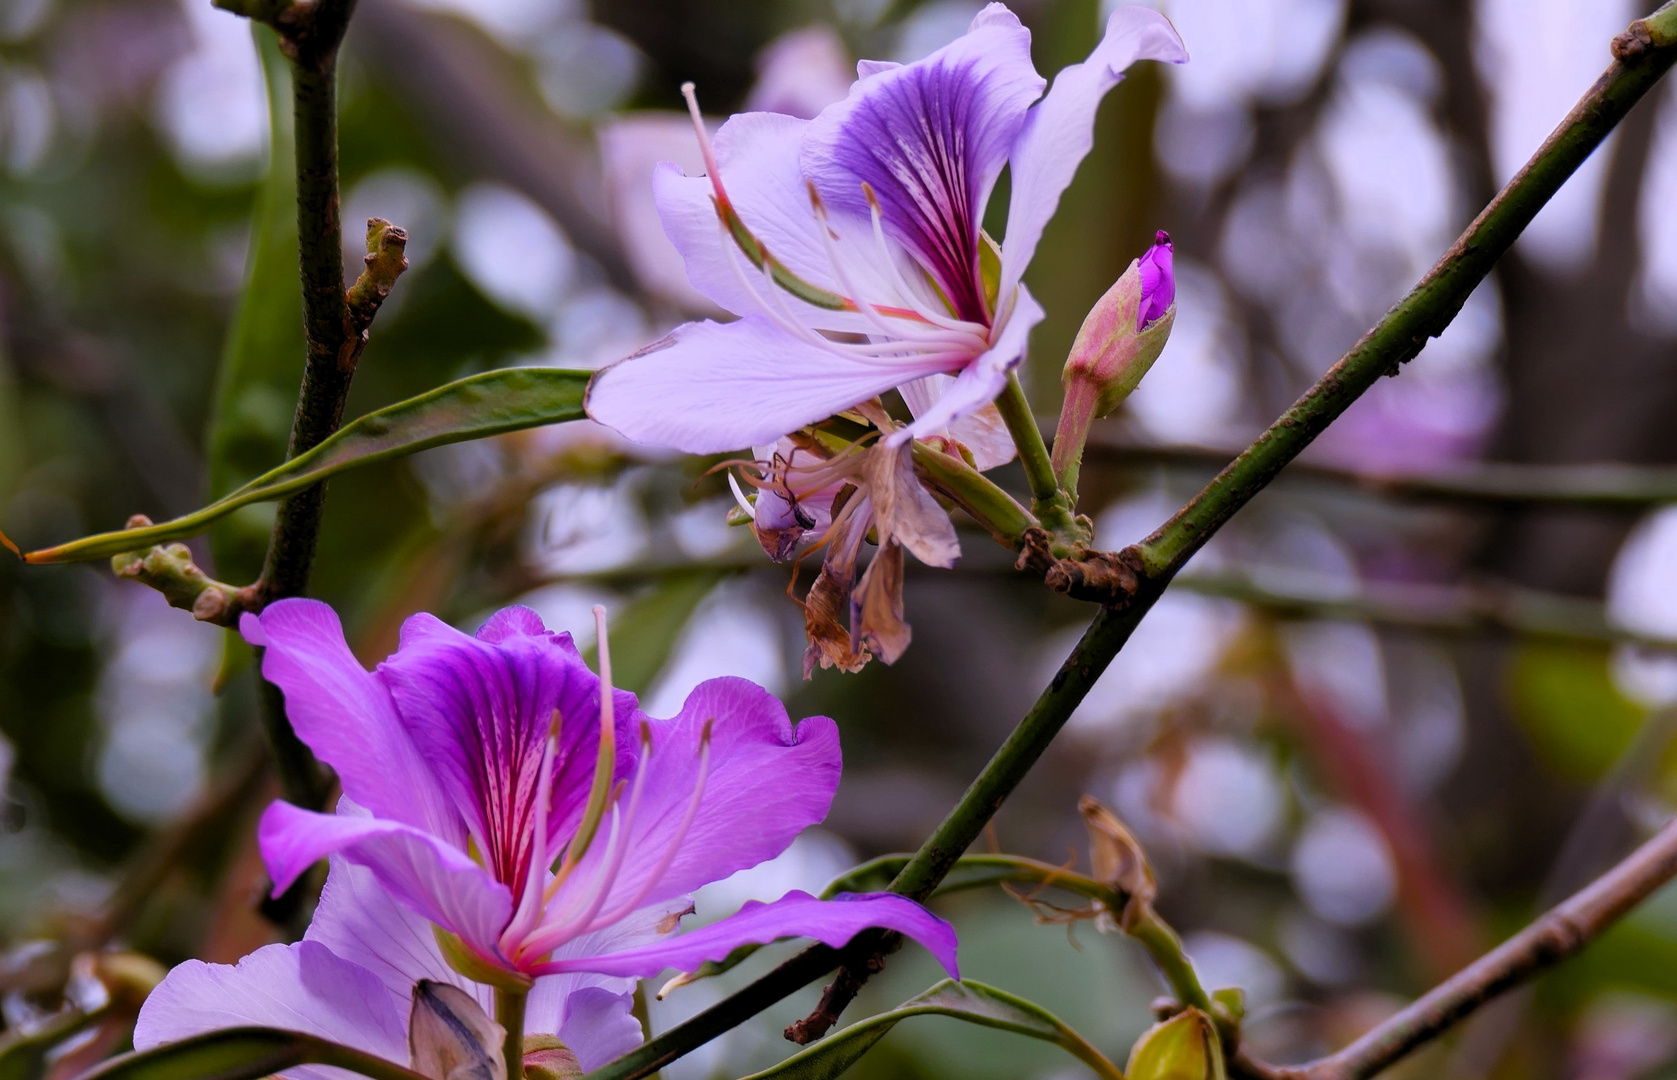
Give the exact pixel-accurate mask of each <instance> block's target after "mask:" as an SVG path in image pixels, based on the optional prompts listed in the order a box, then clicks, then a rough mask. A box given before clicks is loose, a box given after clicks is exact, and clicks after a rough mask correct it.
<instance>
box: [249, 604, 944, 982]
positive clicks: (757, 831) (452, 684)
mask: <svg viewBox="0 0 1677 1080" xmlns="http://www.w3.org/2000/svg"><path fill="white" fill-rule="evenodd" d="M597 614H600V615H603V613H597ZM241 629H242V630H243V632H244V634H245V636H246V638H247V639H248V640H250V641H251V642H252V643H253V644H255V645H258V646H261V647H263V648H264V649H265V650H266V653H265V656H264V658H263V667H262V671H263V675H264V676H265V677H266V678H268V679H269V680H270V681H271V682H273V683H275V684H276V685H277V686H279V687H280V688H281V690H282V691H283V692H284V694H285V699H286V711H287V714H288V715H289V717H290V719H291V723H292V726H293V727H294V728H295V730H296V732H297V734H298V736H299V738H301V739H302V740H303V741H304V742H305V743H307V744H308V745H309V747H310V748H311V749H312V750H313V751H314V752H315V754H316V755H318V756H319V757H320V759H321V760H323V761H325V762H326V763H327V764H329V765H331V766H332V767H333V768H334V769H335V770H337V773H338V779H339V782H340V783H341V785H342V787H343V793H344V797H343V800H342V801H341V802H340V804H339V807H338V812H337V813H336V814H320V813H314V812H311V811H307V810H303V809H300V808H298V807H296V806H293V805H291V804H289V803H286V802H282V801H276V802H275V803H273V804H272V805H271V806H269V808H268V810H267V811H266V812H265V813H264V815H263V817H262V821H261V824H260V827H259V833H258V835H259V840H260V844H261V848H262V854H263V858H264V859H265V861H266V862H267V865H268V870H269V873H270V874H271V875H272V877H273V879H274V883H275V885H274V887H275V892H276V895H277V894H278V893H279V892H280V891H283V890H284V889H285V888H287V887H288V886H289V885H290V884H291V883H292V882H293V881H295V880H296V879H297V877H298V876H299V875H301V874H302V873H303V872H304V871H305V870H307V869H308V868H309V867H310V866H312V865H313V864H314V863H315V862H316V861H317V860H319V859H321V858H323V857H326V856H330V855H336V856H339V857H341V859H342V860H343V861H344V862H345V863H347V864H349V865H351V866H355V867H359V868H363V869H365V870H366V871H367V872H368V873H369V874H370V875H371V877H372V879H373V880H374V881H376V882H377V883H378V885H379V886H380V887H381V888H382V889H384V890H385V891H386V892H388V893H389V894H390V896H391V897H393V898H394V899H395V901H396V902H398V903H399V904H401V905H403V906H405V907H406V908H407V909H408V910H410V911H412V912H413V913H414V914H416V915H418V916H419V917H421V918H422V919H424V920H426V921H427V922H429V923H431V924H432V925H433V926H434V927H435V929H436V936H437V939H438V941H439V942H440V944H441V947H442V950H443V954H444V955H445V956H446V957H447V958H448V960H449V962H450V963H451V964H452V965H453V966H454V968H455V969H456V970H458V971H461V972H462V973H464V974H466V975H468V976H470V977H472V978H474V979H476V980H478V981H480V982H486V983H490V984H492V985H500V986H511V987H513V988H517V987H524V986H528V985H530V984H531V983H532V982H533V981H534V980H537V979H540V978H541V977H543V976H549V975H561V974H567V973H587V974H591V975H604V976H612V977H644V976H650V975H655V974H657V973H658V972H660V971H662V970H664V969H666V968H676V969H679V970H682V971H690V970H692V969H694V968H696V967H698V966H699V965H700V964H702V963H704V962H705V961H707V960H714V959H720V958H722V957H724V956H726V955H727V954H728V953H729V952H730V951H731V950H733V949H734V948H735V947H736V946H739V945H743V944H748V943H759V942H767V941H773V940H776V939H779V938H785V937H813V938H816V939H817V940H820V941H823V942H825V943H827V944H830V945H839V944H843V943H844V942H846V941H848V940H849V939H850V938H851V937H853V936H854V935H855V934H856V933H858V932H859V931H861V930H863V929H865V928H868V927H883V928H887V929H891V930H896V931H899V932H901V933H903V934H905V935H906V936H908V937H911V938H914V939H915V940H917V941H920V942H922V943H923V944H925V945H926V946H927V947H928V948H929V949H930V950H931V951H932V952H933V954H934V955H935V956H936V957H937V958H938V960H939V961H940V962H941V963H942V964H943V965H944V966H945V967H946V968H948V969H949V970H950V971H951V972H953V971H955V938H954V932H953V930H951V929H950V927H949V925H948V924H947V923H945V922H943V921H942V920H941V919H938V918H936V917H935V916H933V915H931V914H930V913H929V912H927V911H926V910H925V909H924V908H922V907H921V906H920V905H918V904H916V903H913V902H912V901H910V900H907V899H906V898H904V897H901V896H895V895H891V894H877V895H865V896H849V897H840V898H838V899H835V900H831V901H823V900H818V899H816V898H814V897H812V896H810V895H808V894H806V893H801V892H793V893H789V894H788V895H786V896H784V897H782V898H781V899H780V900H777V901H774V902H773V903H768V904H761V903H752V904H748V905H746V907H745V908H743V909H742V910H741V911H739V912H738V913H737V914H735V915H732V916H730V917H728V918H725V919H722V920H721V921H719V922H715V923H712V924H710V925H708V926H705V927H703V928H702V929H699V930H696V931H693V932H692V933H686V934H670V933H668V931H671V930H673V929H674V928H675V927H676V925H677V923H678V922H679V917H680V915H681V914H682V913H685V912H686V911H689V910H690V909H691V905H690V904H689V903H688V900H687V897H688V894H690V893H692V892H693V891H694V890H695V889H697V888H698V887H699V886H701V885H704V884H706V883H708V882H711V881H715V880H718V879H720V878H723V877H726V876H728V875H729V874H731V873H733V872H735V871H736V870H741V869H744V868H746V867H749V866H754V865H756V864H757V863H760V862H762V861H764V860H766V859H769V858H773V857H774V856H776V855H778V854H780V853H781V852H782V851H784V850H785V849H786V847H787V846H788V845H789V844H790V843H791V842H792V840H793V839H794V838H795V837H796V836H797V835H798V833H800V832H801V831H803V829H804V828H805V827H807V826H809V825H812V824H814V823H816V822H818V821H820V820H822V819H823V818H824V817H825V816H826V813H827V808H828V805H829V804H830V803H831V801H832V797H833V793H834V791H835V789H836V788H837V785H838V780H839V773H840V757H839V745H838V730H837V727H836V725H835V724H834V723H833V722H832V721H831V720H829V719H827V718H825V717H811V718H809V719H806V720H804V721H803V722H801V723H800V724H798V725H796V726H794V725H793V724H792V722H791V721H790V719H789V718H788V717H787V714H786V710H785V708H784V707H783V706H782V705H781V704H780V702H779V701H778V700H776V699H775V697H774V696H773V695H771V694H769V693H768V692H767V691H766V690H764V689H762V688H761V687H759V686H756V685H755V684H753V683H750V682H747V681H745V680H743V679H734V678H723V679H713V680H711V681H709V682H707V683H704V684H702V685H701V686H699V687H698V688H697V689H695V690H694V691H693V693H692V694H691V695H690V696H689V697H688V699H687V701H686V703H685V705H684V706H683V708H682V710H681V712H680V713H679V714H678V715H677V716H675V717H674V718H672V719H669V720H655V719H651V718H649V717H647V716H646V715H645V714H643V713H641V712H640V711H639V710H638V708H637V707H636V701H635V697H634V695H633V694H629V693H625V692H622V691H613V690H612V689H611V686H610V675H609V653H608V651H607V649H606V647H605V645H604V634H603V625H602V636H601V641H602V647H601V667H602V677H596V676H595V675H594V673H593V672H592V671H590V670H589V669H588V667H587V665H586V664H585V663H584V662H583V660H582V657H581V655H580V654H579V653H578V652H577V649H576V647H575V646H574V645H573V643H572V641H571V637H570V635H569V634H555V633H552V632H550V631H548V630H547V629H546V627H544V626H543V625H542V622H541V619H540V618H539V617H538V616H537V615H536V614H535V613H534V612H532V611H530V610H528V609H526V608H507V609H505V610H503V611H501V612H499V613H498V614H496V615H495V616H494V617H493V618H491V619H490V620H489V621H488V622H487V623H485V624H484V626H483V627H482V629H481V630H479V631H478V633H477V635H476V636H475V637H472V636H469V635H466V634H463V633H461V632H459V631H457V630H454V629H452V628H451V627H449V626H447V625H446V624H444V623H442V622H440V621H438V620H437V619H435V618H433V617H431V616H429V615H416V616H414V617H413V618H411V619H409V620H408V622H407V623H406V624H405V625H404V626H403V628H402V635H401V644H400V647H399V648H398V650H397V651H396V653H395V654H394V655H392V656H391V657H389V658H388V659H387V660H385V661H384V662H383V663H382V664H380V665H379V666H378V668H377V669H376V670H375V671H372V672H368V671H367V670H365V669H364V668H362V667H361V665H360V664H359V663H358V662H357V661H356V660H355V658H354V657H353V656H352V655H351V654H350V651H349V648H348V646H347V645H346V644H345V642H344V636H343V630H342V628H341V627H340V625H339V623H338V619H337V616H336V615H335V614H334V613H333V612H332V609H331V608H329V607H327V606H326V605H325V604H322V603H319V602H317V601H310V600H282V601H280V602H278V603H275V604H273V605H271V606H269V607H268V608H267V609H266V610H264V611H263V612H262V614H261V616H260V617H257V616H253V615H247V616H246V617H245V620H244V623H243V625H242V627H241ZM649 920H650V921H651V922H652V923H653V924H654V925H661V926H662V927H663V929H664V930H665V931H666V933H665V934H663V935H659V936H657V937H656V938H655V939H653V940H649V941H639V942H636V941H635V937H634V934H632V933H628V932H627V931H626V933H627V936H614V935H613V933H612V930H613V928H614V927H628V928H633V927H641V926H644V925H646V924H647V923H648V921H649Z"/></svg>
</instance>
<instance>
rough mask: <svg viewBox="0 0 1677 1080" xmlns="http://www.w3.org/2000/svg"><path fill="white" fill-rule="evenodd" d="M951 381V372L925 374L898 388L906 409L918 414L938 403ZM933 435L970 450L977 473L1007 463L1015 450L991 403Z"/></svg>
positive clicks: (1005, 427)
mask: <svg viewBox="0 0 1677 1080" xmlns="http://www.w3.org/2000/svg"><path fill="white" fill-rule="evenodd" d="M954 382H955V376H953V375H928V376H926V377H925V378H924V379H918V380H916V381H914V382H911V383H909V384H907V385H906V386H903V387H901V390H902V395H903V401H904V402H905V403H906V404H907V405H908V410H909V412H911V413H913V414H914V415H915V416H919V415H920V414H921V413H924V412H926V411H927V410H929V409H930V408H931V407H932V406H933V405H935V404H937V402H938V401H939V400H940V399H941V398H942V397H943V395H944V393H945V392H946V391H947V390H948V389H949V387H950V386H951V385H952V384H953V383H954ZM932 434H933V435H947V436H948V437H949V438H951V439H955V440H956V441H958V442H959V443H960V444H961V445H962V446H965V447H966V448H967V449H968V450H970V451H972V464H973V468H975V469H977V470H978V471H979V472H989V471H990V470H991V469H994V468H996V467H997V466H1000V465H1006V464H1007V463H1008V462H1010V461H1012V460H1013V457H1014V455H1015V454H1017V453H1018V450H1017V449H1016V448H1015V447H1014V445H1013V436H1012V435H1009V434H1008V432H1007V424H1006V423H1005V422H1004V421H1003V420H1002V414H1001V411H1000V410H999V409H997V408H996V407H995V406H994V405H986V406H984V407H982V408H980V409H979V410H978V411H977V412H973V413H969V414H968V415H966V416H963V417H961V418H960V419H959V420H956V421H955V422H954V423H952V424H950V425H949V427H947V428H945V429H944V430H942V431H937V432H932ZM921 437H922V438H925V437H926V436H921Z"/></svg>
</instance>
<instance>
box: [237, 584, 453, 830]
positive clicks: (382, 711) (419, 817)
mask: <svg viewBox="0 0 1677 1080" xmlns="http://www.w3.org/2000/svg"><path fill="white" fill-rule="evenodd" d="M240 629H241V630H242V631H243V632H244V635H245V638H246V639H247V640H249V641H250V643H251V644H252V645H256V646H258V647H260V648H262V649H264V650H265V651H264V653H263V656H262V675H263V677H264V678H266V679H267V680H268V681H269V682H271V683H273V684H274V685H275V686H277V687H279V688H280V690H281V692H282V693H284V694H285V712H286V716H287V717H289V718H290V720H291V726H292V728H293V729H294V730H295V731H296V732H297V737H298V738H300V739H302V740H303V742H304V743H306V744H308V747H309V749H311V750H313V751H314V752H315V754H316V756H318V757H319V758H320V759H321V760H322V761H324V762H326V763H327V764H328V765H330V766H332V768H333V769H335V770H336V771H337V773H338V781H339V783H340V784H342V785H343V790H344V794H346V795H348V796H349V797H350V798H351V799H353V800H354V801H355V802H356V803H358V804H360V805H361V806H364V807H366V808H367V809H369V810H371V811H372V812H373V813H374V814H376V815H378V816H379V817H382V818H389V819H390V820H392V821H400V822H404V823H406V824H408V825H412V826H414V827H416V828H420V829H424V830H426V831H427V832H433V833H436V834H437V835H439V836H442V837H446V838H449V839H457V840H458V841H459V843H460V844H461V846H464V844H465V831H464V829H462V827H461V824H460V816H459V815H458V814H457V813H455V811H454V808H453V804H452V802H451V801H450V800H449V799H448V797H447V796H445V795H444V794H443V791H442V788H441V786H440V785H439V784H438V782H437V779H436V776H435V774H434V773H433V772H432V770H431V767H430V766H429V765H428V764H427V763H426V760H425V759H424V758H423V757H421V756H420V754H419V750H418V749H417V748H416V747H415V746H414V744H413V740H412V739H411V738H410V737H409V735H408V732H407V730H406V729H405V728H404V727H403V725H402V722H401V719H400V718H399V716H398V715H397V712H396V705H395V703H394V702H393V701H391V699H390V692H389V691H388V690H387V689H385V687H384V685H383V684H382V683H381V682H379V680H378V679H377V678H375V677H374V676H373V675H372V674H370V673H369V672H368V671H367V670H366V669H365V668H363V667H362V666H361V663H360V661H358V660H356V659H355V656H354V655H353V654H352V653H351V652H350V651H349V646H348V645H347V644H346V643H345V642H344V630H343V626H342V624H341V623H339V622H338V616H337V613H336V612H334V611H333V610H332V609H331V608H330V607H328V606H327V605H325V604H323V603H321V602H320V601H318V600H300V599H293V600H280V601H278V602H276V603H273V604H270V605H268V607H267V608H266V609H265V610H264V611H263V612H262V614H261V616H260V617H258V616H255V615H246V616H245V617H244V619H243V620H242V621H241V623H240Z"/></svg>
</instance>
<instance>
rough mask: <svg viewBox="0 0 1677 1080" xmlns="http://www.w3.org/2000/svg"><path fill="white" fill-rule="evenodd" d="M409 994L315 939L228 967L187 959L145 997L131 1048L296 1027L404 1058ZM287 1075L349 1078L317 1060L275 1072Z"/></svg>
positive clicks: (268, 949) (403, 1061)
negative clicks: (233, 1030)
mask: <svg viewBox="0 0 1677 1080" xmlns="http://www.w3.org/2000/svg"><path fill="white" fill-rule="evenodd" d="M406 1009H407V995H406V994H403V995H401V996H400V997H398V996H395V995H392V994H390V993H389V992H388V991H387V990H386V988H385V986H384V985H383V984H382V983H380V981H379V980H378V979H377V978H376V977H375V976H374V975H373V974H372V973H371V972H369V971H367V970H366V969H365V968H363V967H360V966H359V965H356V964H353V963H351V962H349V961H347V960H344V959H342V958H340V957H337V956H334V955H333V954H332V952H331V950H329V949H327V948H326V947H325V946H324V945H321V944H319V943H318V942H314V941H302V942H298V943H297V944H295V945H267V946H264V947H263V948H260V949H258V950H256V951H255V952H253V953H251V954H250V955H249V956H247V957H245V958H244V959H243V960H240V961H239V963H238V965H237V966H234V965H232V964H206V963H204V962H203V961H201V960H188V961H187V962H186V963H184V964H181V965H180V966H178V967H176V968H175V969H174V970H173V971H170V972H169V975H168V977H167V978H165V979H164V980H163V981H162V982H161V983H159V984H158V986H157V989H155V990H153V991H152V992H151V996H149V997H148V998H146V1001H145V1004H144V1005H143V1006H141V1008H140V1016H139V1019H138V1020H137V1021H136V1022H135V1024H134V1048H135V1049H136V1050H149V1049H151V1048H152V1047H154V1046H161V1045H163V1044H164V1043H170V1042H176V1041H178V1040H180V1039H185V1038H188V1037H190V1036H193V1035H202V1034H204V1033H205V1032H209V1031H215V1030H217V1029H220V1028H229V1027H246V1026H259V1027H274V1028H280V1029H282V1030H285V1031H300V1032H303V1033H305V1034H308V1035H317V1036H319V1037H321V1038H325V1039H330V1040H332V1041H333V1042H338V1043H343V1044H344V1045H346V1046H353V1047H355V1048H357V1049H359V1050H365V1051H366V1052H368V1053H371V1054H376V1055H378V1056H379V1057H382V1058H384V1059H385V1060H387V1061H393V1062H396V1063H397V1064H399V1065H404V1066H405V1065H407V1063H408V1040H407V1026H408V1025H407V1012H406ZM280 1075H281V1076H284V1077H287V1078H289V1080H351V1078H354V1077H355V1074H354V1073H351V1072H347V1071H345V1070H341V1069H335V1068H331V1067H329V1066H321V1065H307V1066H300V1067H298V1068H295V1069H288V1070H286V1071H285V1072H283V1073H281V1074H280Z"/></svg>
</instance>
